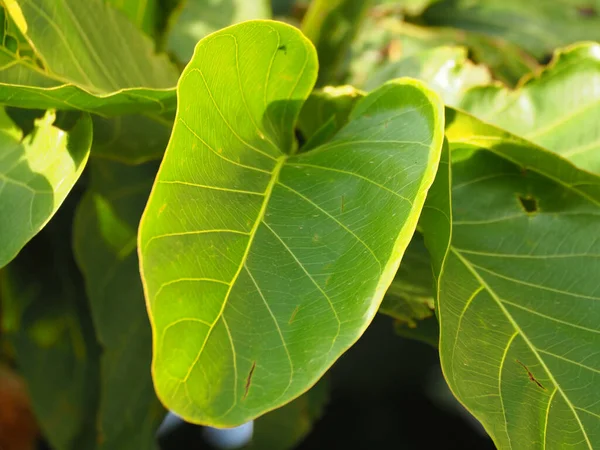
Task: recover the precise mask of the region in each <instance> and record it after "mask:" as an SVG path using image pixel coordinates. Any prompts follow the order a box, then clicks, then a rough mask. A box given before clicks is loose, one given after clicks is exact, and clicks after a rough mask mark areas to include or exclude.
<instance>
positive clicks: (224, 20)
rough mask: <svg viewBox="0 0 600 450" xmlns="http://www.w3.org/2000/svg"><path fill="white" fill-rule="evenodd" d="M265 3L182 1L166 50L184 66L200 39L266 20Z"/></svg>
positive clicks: (265, 0)
mask: <svg viewBox="0 0 600 450" xmlns="http://www.w3.org/2000/svg"><path fill="white" fill-rule="evenodd" d="M270 17H271V6H270V2H269V0H186V2H185V3H184V6H183V8H182V10H181V11H180V12H179V13H178V17H177V19H176V20H175V23H174V25H173V27H172V29H171V32H170V34H169V37H168V48H169V50H170V51H171V52H172V53H173V54H174V55H175V56H177V58H178V59H179V61H181V62H184V63H187V62H188V61H189V60H190V59H192V56H193V54H194V47H196V44H197V43H198V41H199V40H200V39H202V38H203V37H205V36H208V35H209V34H210V33H213V32H215V31H218V30H220V29H222V28H225V27H227V26H229V25H233V24H235V23H239V22H243V21H245V20H250V19H269V18H270Z"/></svg>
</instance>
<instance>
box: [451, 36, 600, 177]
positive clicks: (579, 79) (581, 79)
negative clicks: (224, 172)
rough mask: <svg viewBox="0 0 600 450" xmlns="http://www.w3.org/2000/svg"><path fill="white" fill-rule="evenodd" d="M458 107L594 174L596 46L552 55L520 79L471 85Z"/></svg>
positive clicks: (599, 113) (598, 139)
mask: <svg viewBox="0 0 600 450" xmlns="http://www.w3.org/2000/svg"><path fill="white" fill-rule="evenodd" d="M460 106H461V107H462V108H464V109H466V110H467V111H469V112H471V113H472V114H473V115H475V116H477V117H479V118H481V119H482V120H485V121H486V122H489V123H492V124H494V125H497V126H499V127H501V128H503V129H505V130H508V131H510V132H512V133H514V134H516V135H518V136H522V137H524V138H526V139H528V140H530V141H532V142H535V143H536V144H539V145H541V146H543V147H545V148H547V149H549V150H552V151H554V152H556V153H558V154H560V155H561V156H563V157H564V158H567V159H569V160H570V161H572V162H573V163H574V164H575V165H577V166H579V167H581V168H583V169H586V170H590V171H593V172H597V173H600V129H599V128H598V126H597V124H598V120H599V118H600V45H599V44H595V43H582V44H577V45H574V46H572V47H568V48H566V49H563V50H559V51H557V52H556V53H555V55H554V59H553V60H552V62H550V64H549V65H548V67H546V68H544V70H543V71H541V72H540V73H538V74H536V75H535V76H533V77H528V78H526V79H524V80H523V82H522V83H520V86H519V88H518V89H517V90H514V91H512V90H509V89H506V88H504V87H502V86H500V85H492V86H487V87H481V88H477V89H473V90H471V91H469V92H468V94H467V96H466V97H465V98H464V99H463V101H462V102H461V103H460Z"/></svg>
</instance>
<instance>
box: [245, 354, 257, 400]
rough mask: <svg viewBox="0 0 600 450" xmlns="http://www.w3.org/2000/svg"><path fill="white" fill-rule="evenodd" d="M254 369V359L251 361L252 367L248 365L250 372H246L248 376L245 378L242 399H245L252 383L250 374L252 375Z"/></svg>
mask: <svg viewBox="0 0 600 450" xmlns="http://www.w3.org/2000/svg"><path fill="white" fill-rule="evenodd" d="M254 369H256V361H252V367H250V373H248V378H247V379H246V390H245V392H244V397H242V400H245V399H246V397H248V391H249V390H250V385H251V384H252V375H254Z"/></svg>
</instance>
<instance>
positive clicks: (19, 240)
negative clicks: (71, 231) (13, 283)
mask: <svg viewBox="0 0 600 450" xmlns="http://www.w3.org/2000/svg"><path fill="white" fill-rule="evenodd" d="M54 120H55V115H54V114H53V113H51V112H49V113H47V114H46V115H45V116H44V117H43V118H42V119H39V120H37V121H36V122H35V125H34V130H33V131H32V132H31V133H30V134H29V135H28V136H25V138H23V133H22V131H21V129H19V128H18V127H17V126H16V125H15V124H14V123H13V122H12V120H11V119H10V118H9V117H8V115H6V113H5V112H4V110H1V111H0V267H2V266H4V265H6V264H7V263H8V262H9V261H10V260H11V259H13V258H14V257H15V256H16V254H17V253H18V252H19V250H21V248H23V246H24V245H25V244H26V243H27V242H28V241H29V240H30V239H31V238H32V237H33V236H35V235H36V234H37V233H38V232H39V231H40V230H41V229H42V228H43V227H44V225H46V223H47V222H48V221H49V220H50V218H51V217H52V216H53V215H54V213H55V212H56V210H57V209H58V208H59V207H60V205H61V204H62V202H63V201H64V199H65V198H66V196H67V194H68V193H69V191H70V190H71V188H72V187H73V185H74V184H75V182H76V181H77V180H78V179H79V176H80V175H81V172H82V171H83V169H84V167H85V164H86V162H87V159H88V156H89V153H90V147H91V145H92V121H91V119H90V117H89V116H87V115H84V116H82V117H81V118H80V119H79V120H78V121H77V123H76V124H75V126H74V127H73V128H72V129H70V130H69V131H64V130H61V129H60V128H57V127H56V126H54Z"/></svg>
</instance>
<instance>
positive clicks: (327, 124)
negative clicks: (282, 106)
mask: <svg viewBox="0 0 600 450" xmlns="http://www.w3.org/2000/svg"><path fill="white" fill-rule="evenodd" d="M364 96H365V94H364V92H361V91H359V90H357V89H355V88H353V87H352V86H336V87H334V86H326V87H324V88H323V89H319V90H315V91H313V93H312V94H310V97H308V99H307V100H306V102H305V103H304V106H303V107H302V110H301V111H300V116H299V117H298V129H299V130H300V132H301V133H302V137H303V138H304V139H305V140H306V143H305V144H304V145H303V147H302V151H307V150H310V149H311V148H314V147H317V146H319V145H321V144H324V143H326V142H327V141H328V140H329V139H331V138H332V137H333V136H334V135H335V134H336V133H337V132H338V131H339V130H340V129H341V128H342V127H343V126H344V125H346V123H347V122H348V117H349V116H350V113H351V112H352V109H353V108H354V105H356V102H357V101H358V100H360V99H361V98H363V97H364Z"/></svg>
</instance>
